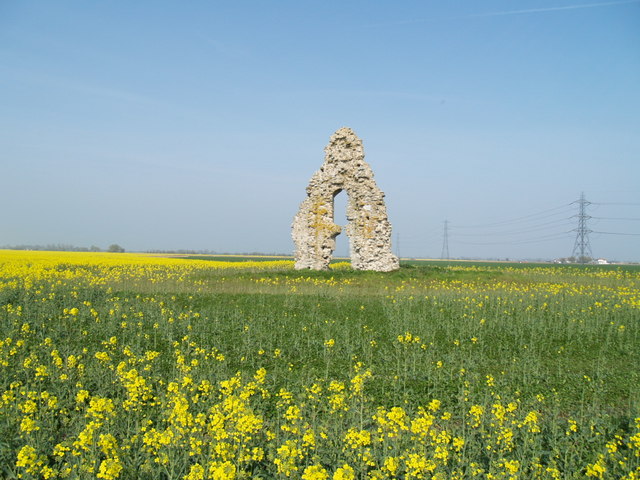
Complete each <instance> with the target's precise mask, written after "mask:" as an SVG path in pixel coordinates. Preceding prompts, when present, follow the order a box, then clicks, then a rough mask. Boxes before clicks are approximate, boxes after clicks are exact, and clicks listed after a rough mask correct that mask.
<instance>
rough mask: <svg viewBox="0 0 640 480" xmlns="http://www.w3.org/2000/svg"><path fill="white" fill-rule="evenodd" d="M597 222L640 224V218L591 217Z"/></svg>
mask: <svg viewBox="0 0 640 480" xmlns="http://www.w3.org/2000/svg"><path fill="white" fill-rule="evenodd" d="M591 218H594V219H596V220H624V221H632V222H639V221H640V218H624V217H591Z"/></svg>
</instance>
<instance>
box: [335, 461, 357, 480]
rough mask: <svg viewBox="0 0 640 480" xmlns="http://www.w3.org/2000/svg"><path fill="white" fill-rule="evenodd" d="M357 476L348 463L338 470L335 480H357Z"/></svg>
mask: <svg viewBox="0 0 640 480" xmlns="http://www.w3.org/2000/svg"><path fill="white" fill-rule="evenodd" d="M355 478H356V474H355V472H354V471H353V468H351V467H350V466H349V465H347V464H346V463H345V464H344V465H343V466H342V467H340V468H338V469H337V470H336V471H335V472H334V474H333V480H355Z"/></svg>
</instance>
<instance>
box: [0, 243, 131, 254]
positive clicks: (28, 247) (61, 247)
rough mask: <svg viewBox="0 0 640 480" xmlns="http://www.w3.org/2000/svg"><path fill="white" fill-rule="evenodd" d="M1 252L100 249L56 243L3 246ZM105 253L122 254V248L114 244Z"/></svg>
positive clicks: (100, 250) (94, 250)
mask: <svg viewBox="0 0 640 480" xmlns="http://www.w3.org/2000/svg"><path fill="white" fill-rule="evenodd" d="M0 248H2V249H3V250H38V251H47V252H102V251H103V250H102V249H101V248H100V247H97V246H95V245H91V246H90V247H76V246H75V245H66V244H64V243H56V244H51V245H4V246H2V247H0ZM106 251H107V252H116V253H122V252H124V251H125V250H124V248H122V247H121V246H120V245H118V244H116V243H114V244H112V245H109V247H108V248H107V250H106Z"/></svg>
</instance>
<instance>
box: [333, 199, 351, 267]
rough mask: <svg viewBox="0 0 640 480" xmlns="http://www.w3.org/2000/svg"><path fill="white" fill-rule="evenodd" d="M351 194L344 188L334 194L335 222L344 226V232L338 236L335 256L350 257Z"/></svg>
mask: <svg viewBox="0 0 640 480" xmlns="http://www.w3.org/2000/svg"><path fill="white" fill-rule="evenodd" d="M348 201H349V196H348V195H347V192H345V191H344V190H339V191H338V192H337V193H335V194H334V195H333V223H335V224H336V225H340V226H341V227H342V232H340V235H338V236H337V237H336V249H335V250H334V251H333V258H336V257H341V258H349V254H350V251H349V237H348V236H347V224H348V223H349V221H348V220H347V202H348Z"/></svg>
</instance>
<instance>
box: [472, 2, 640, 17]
mask: <svg viewBox="0 0 640 480" xmlns="http://www.w3.org/2000/svg"><path fill="white" fill-rule="evenodd" d="M638 2H640V0H622V1H618V2H600V3H580V4H577V5H567V6H565V7H546V8H528V9H525V10H505V11H503V12H489V13H477V14H471V15H468V17H500V16H503V15H523V14H527V13H544V12H556V11H559V10H578V9H581V8H593V7H608V6H611V5H624V4H628V3H638Z"/></svg>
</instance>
